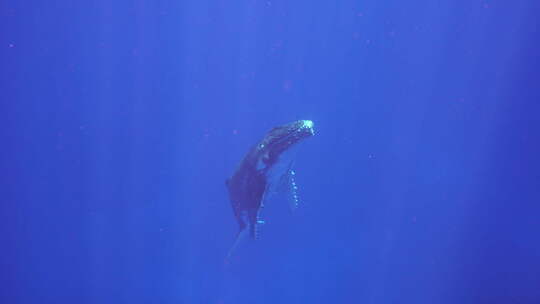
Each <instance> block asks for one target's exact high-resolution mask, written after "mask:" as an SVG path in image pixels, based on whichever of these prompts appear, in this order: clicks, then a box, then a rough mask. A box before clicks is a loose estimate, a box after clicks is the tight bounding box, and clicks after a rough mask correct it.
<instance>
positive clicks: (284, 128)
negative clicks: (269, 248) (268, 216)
mask: <svg viewBox="0 0 540 304" xmlns="http://www.w3.org/2000/svg"><path fill="white" fill-rule="evenodd" d="M313 135H314V131H313V122H312V121H310V120H299V121H295V122H292V123H289V124H286V125H281V126H278V127H275V128H273V129H272V130H270V131H269V132H268V133H267V134H266V136H265V137H264V138H263V139H262V140H261V141H260V142H259V143H258V144H257V145H255V146H254V147H253V148H251V149H250V150H249V152H248V153H247V154H246V156H245V157H244V159H243V160H242V161H241V162H240V165H239V166H238V168H237V170H236V171H235V172H234V174H233V175H232V176H231V177H230V178H229V179H227V180H226V185H227V188H228V190H229V198H230V201H231V205H232V208H233V212H234V216H235V217H236V220H237V222H238V225H239V228H240V230H239V232H238V234H237V242H236V243H238V239H239V238H240V236H241V235H243V234H244V233H246V232H249V236H250V237H251V238H253V239H255V238H256V236H257V225H258V224H260V223H261V222H262V221H261V220H260V219H259V213H260V210H261V208H262V207H263V204H264V198H265V196H266V195H267V193H268V191H269V188H270V186H271V182H272V181H271V179H270V177H271V175H273V174H276V173H275V169H276V167H277V164H278V163H279V161H280V157H281V156H282V154H283V153H284V152H286V151H287V150H289V149H290V148H291V147H292V146H294V145H295V144H297V143H298V142H300V141H302V140H303V139H305V138H308V137H310V136H313ZM278 174H282V175H285V174H294V172H293V171H292V169H291V164H286V170H285V172H281V173H278ZM291 181H292V180H291ZM292 182H293V188H296V185H294V181H292ZM236 243H235V246H236ZM235 246H233V249H234V247H235ZM231 251H232V249H231ZM229 255H230V253H229Z"/></svg>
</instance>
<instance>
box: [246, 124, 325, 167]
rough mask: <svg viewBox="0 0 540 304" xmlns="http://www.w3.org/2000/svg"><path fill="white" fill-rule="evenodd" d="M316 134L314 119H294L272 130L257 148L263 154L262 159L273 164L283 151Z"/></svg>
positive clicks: (267, 163) (268, 163)
mask: <svg viewBox="0 0 540 304" xmlns="http://www.w3.org/2000/svg"><path fill="white" fill-rule="evenodd" d="M314 134H315V131H314V129H313V121H311V120H298V121H294V122H291V123H288V124H285V125H281V126H277V127H275V128H273V129H272V130H270V131H269V132H268V134H266V136H265V137H264V139H263V140H262V141H261V142H260V143H259V144H258V146H257V150H258V152H259V155H262V156H263V158H262V161H263V162H264V163H265V164H266V165H270V166H271V165H273V164H274V163H275V162H276V161H277V160H278V159H279V156H280V155H281V154H282V153H283V152H285V151H286V150H288V149H289V148H291V147H292V146H294V145H296V144H297V143H299V142H301V141H303V140H304V139H306V138H308V137H311V136H313V135H314Z"/></svg>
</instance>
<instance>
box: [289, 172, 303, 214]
mask: <svg viewBox="0 0 540 304" xmlns="http://www.w3.org/2000/svg"><path fill="white" fill-rule="evenodd" d="M287 175H288V181H287V186H288V191H287V201H288V202H289V207H290V208H291V211H295V210H296V209H298V205H299V204H300V200H299V199H298V192H297V191H298V186H297V185H296V181H295V175H296V173H295V172H294V170H292V169H290V170H289V171H288V173H287Z"/></svg>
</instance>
